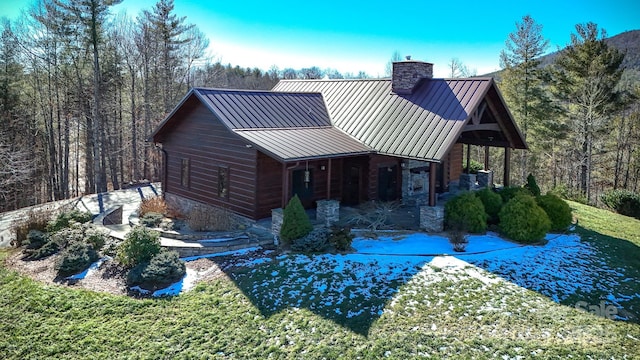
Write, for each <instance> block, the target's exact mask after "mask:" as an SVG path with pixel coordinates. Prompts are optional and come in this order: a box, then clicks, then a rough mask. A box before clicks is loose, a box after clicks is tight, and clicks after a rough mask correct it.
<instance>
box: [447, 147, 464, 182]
mask: <svg viewBox="0 0 640 360" xmlns="http://www.w3.org/2000/svg"><path fill="white" fill-rule="evenodd" d="M462 148H463V144H455V145H453V148H452V149H451V151H450V152H449V155H448V156H447V163H448V164H449V166H448V167H449V182H451V181H458V180H459V179H460V174H462Z"/></svg>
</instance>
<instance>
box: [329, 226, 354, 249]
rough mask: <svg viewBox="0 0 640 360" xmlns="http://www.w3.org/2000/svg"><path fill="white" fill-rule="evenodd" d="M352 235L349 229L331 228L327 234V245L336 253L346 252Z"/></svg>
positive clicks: (351, 240) (349, 246)
mask: <svg viewBox="0 0 640 360" xmlns="http://www.w3.org/2000/svg"><path fill="white" fill-rule="evenodd" d="M353 238H354V235H353V234H352V233H351V229H349V228H333V229H331V233H330V234H329V244H331V245H332V246H333V247H334V248H335V249H336V250H338V251H347V250H349V249H350V248H351V243H352V242H353Z"/></svg>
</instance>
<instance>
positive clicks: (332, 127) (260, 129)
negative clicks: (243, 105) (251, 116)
mask: <svg viewBox="0 0 640 360" xmlns="http://www.w3.org/2000/svg"><path fill="white" fill-rule="evenodd" d="M309 129H338V128H337V127H336V126H334V125H325V126H295V127H270V128H238V129H232V130H233V131H268V130H309Z"/></svg>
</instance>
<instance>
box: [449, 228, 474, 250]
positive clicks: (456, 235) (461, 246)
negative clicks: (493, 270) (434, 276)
mask: <svg viewBox="0 0 640 360" xmlns="http://www.w3.org/2000/svg"><path fill="white" fill-rule="evenodd" d="M449 242H450V243H451V245H453V251H456V252H464V251H466V250H467V245H469V240H467V238H466V237H465V236H464V232H462V231H460V230H452V231H450V232H449Z"/></svg>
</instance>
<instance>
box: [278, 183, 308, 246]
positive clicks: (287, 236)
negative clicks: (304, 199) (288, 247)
mask: <svg viewBox="0 0 640 360" xmlns="http://www.w3.org/2000/svg"><path fill="white" fill-rule="evenodd" d="M282 216H283V219H282V227H281V228H280V238H281V239H282V241H283V242H284V243H285V244H291V242H292V241H293V240H295V239H300V238H302V237H304V236H305V235H307V234H309V233H310V232H311V231H312V230H313V226H312V225H311V221H309V216H307V213H306V212H305V211H304V207H303V206H302V203H301V202H300V198H298V195H297V194H296V195H294V196H293V197H292V198H291V200H289V203H288V204H287V206H286V207H285V208H284V210H283V214H282Z"/></svg>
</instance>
